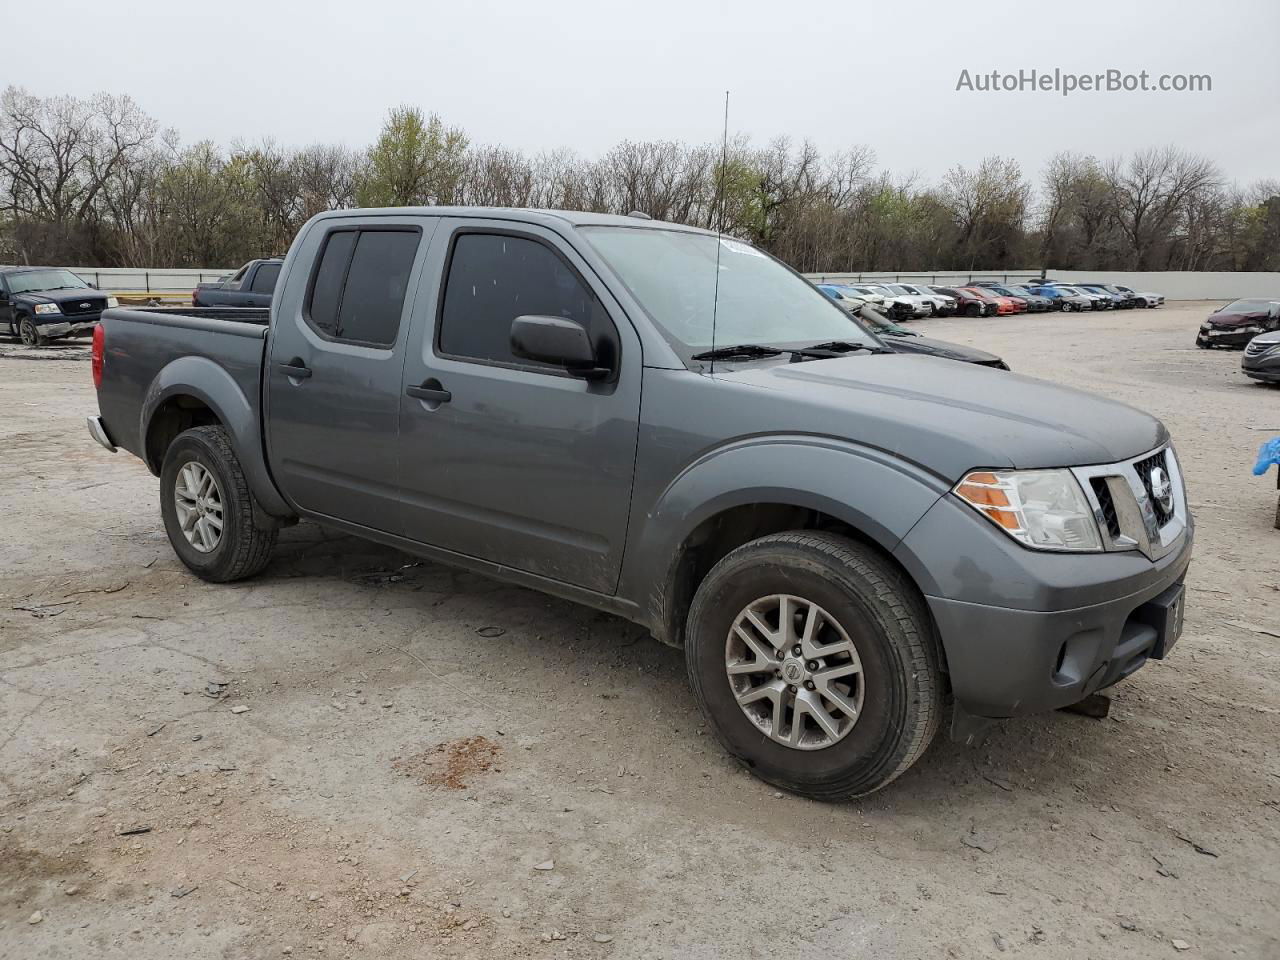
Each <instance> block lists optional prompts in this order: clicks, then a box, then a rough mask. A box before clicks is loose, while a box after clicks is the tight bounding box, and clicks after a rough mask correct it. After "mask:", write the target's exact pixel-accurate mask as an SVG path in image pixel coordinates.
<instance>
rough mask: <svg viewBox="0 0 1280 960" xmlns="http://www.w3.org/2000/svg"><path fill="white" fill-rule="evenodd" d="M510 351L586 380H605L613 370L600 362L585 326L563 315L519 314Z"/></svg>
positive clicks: (515, 321)
mask: <svg viewBox="0 0 1280 960" xmlns="http://www.w3.org/2000/svg"><path fill="white" fill-rule="evenodd" d="M511 352H512V353H513V354H514V355H515V356H517V357H520V358H522V359H524V360H537V361H539V362H541V363H552V364H555V365H556V366H559V367H564V368H565V369H566V370H567V371H568V372H569V373H571V374H572V375H573V376H575V377H581V378H582V379H584V380H603V379H604V378H606V377H608V376H609V374H610V373H611V371H610V370H609V368H608V367H601V366H599V365H598V364H597V362H596V351H595V348H594V347H592V346H591V338H590V337H589V336H588V335H587V331H586V330H585V329H584V328H583V327H582V325H581V324H577V323H574V322H573V321H572V320H566V319H564V318H563V317H546V316H537V315H526V316H522V317H516V318H515V319H514V320H512V321H511Z"/></svg>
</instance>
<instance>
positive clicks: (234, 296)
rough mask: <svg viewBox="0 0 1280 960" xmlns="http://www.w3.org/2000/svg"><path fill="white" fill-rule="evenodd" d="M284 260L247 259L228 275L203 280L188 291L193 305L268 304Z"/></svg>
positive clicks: (266, 305)
mask: <svg viewBox="0 0 1280 960" xmlns="http://www.w3.org/2000/svg"><path fill="white" fill-rule="evenodd" d="M283 263H284V261H283V260H281V259H280V258H279V257H268V258H267V259H265V260H250V261H249V262H248V263H246V264H245V265H244V266H243V267H241V268H240V269H239V270H237V271H236V272H235V273H233V274H232V275H231V276H230V277H224V278H223V279H221V280H218V281H217V282H215V283H202V284H200V285H199V286H197V287H196V288H195V289H194V290H192V291H191V305H192V306H193V307H269V306H271V294H272V292H273V291H274V290H275V288H276V280H277V279H278V278H279V276H280V267H281V266H282V265H283Z"/></svg>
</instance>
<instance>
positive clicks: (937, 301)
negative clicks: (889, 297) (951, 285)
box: [898, 283, 959, 317]
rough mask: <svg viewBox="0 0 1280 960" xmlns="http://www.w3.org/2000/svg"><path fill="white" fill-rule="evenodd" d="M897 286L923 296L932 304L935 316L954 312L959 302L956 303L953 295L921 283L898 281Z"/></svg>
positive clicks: (944, 315)
mask: <svg viewBox="0 0 1280 960" xmlns="http://www.w3.org/2000/svg"><path fill="white" fill-rule="evenodd" d="M898 286H900V287H902V288H903V289H905V290H906V291H907V292H908V293H912V294H914V295H916V296H918V297H924V298H925V299H927V300H929V301H930V302H931V303H932V304H933V315H934V316H935V317H949V316H951V315H952V314H953V313H955V312H956V309H957V308H958V307H959V304H958V303H956V298H955V297H948V296H947V295H946V294H943V293H938V292H937V291H936V290H934V289H933V288H931V287H927V286H925V285H924V284H923V283H900V284H898Z"/></svg>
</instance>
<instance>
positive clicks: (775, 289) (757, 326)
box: [581, 226, 878, 358]
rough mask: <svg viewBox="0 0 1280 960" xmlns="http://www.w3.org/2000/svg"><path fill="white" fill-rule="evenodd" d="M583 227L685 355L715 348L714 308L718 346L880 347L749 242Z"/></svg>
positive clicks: (810, 286)
mask: <svg viewBox="0 0 1280 960" xmlns="http://www.w3.org/2000/svg"><path fill="white" fill-rule="evenodd" d="M581 232H582V234H583V236H585V237H586V238H587V239H588V241H589V242H590V243H591V245H592V246H593V247H595V249H596V250H597V251H598V252H599V253H600V256H602V257H603V258H604V259H605V261H606V262H607V263H608V264H609V266H610V267H611V268H612V269H613V271H614V272H615V273H616V274H617V275H618V277H619V279H621V280H622V282H623V283H624V284H626V287H627V289H628V290H629V291H630V292H631V294H632V296H634V297H635V298H636V300H638V301H639V303H640V305H641V306H642V307H643V308H644V310H645V312H646V313H647V314H648V315H649V317H650V319H652V320H653V322H654V323H655V324H657V326H658V327H659V329H661V330H662V331H663V332H664V333H665V334H666V335H667V337H668V339H670V340H671V341H673V345H674V346H675V347H676V348H677V350H678V351H680V352H681V353H683V354H684V356H685V357H686V358H688V357H689V356H690V355H692V354H694V353H699V352H702V351H704V350H706V349H707V348H709V347H711V346H712V345H713V344H712V332H711V322H712V312H713V308H714V315H715V344H714V345H715V346H716V347H721V346H729V345H735V344H761V345H768V346H784V345H785V346H808V345H811V344H814V343H825V342H827V341H831V340H847V341H850V342H853V343H861V344H865V345H866V346H868V347H876V346H878V344H877V342H876V340H875V338H873V337H872V336H870V335H869V334H868V333H866V332H865V331H864V330H863V329H862V328H861V327H860V326H859V325H858V324H857V323H856V322H855V321H854V320H853V319H852V318H851V317H850V316H849V314H848V313H846V312H845V311H844V310H841V309H840V308H839V307H838V306H836V305H835V303H833V302H832V301H831V300H830V299H829V298H828V297H827V296H826V295H825V294H823V293H822V292H821V291H819V290H818V289H817V288H816V287H814V286H813V284H811V283H809V282H808V281H807V280H805V279H803V278H802V277H800V276H799V275H797V274H795V273H792V272H791V270H789V269H788V268H787V267H785V266H783V265H782V264H781V263H779V262H778V261H777V260H774V259H773V258H772V257H770V256H768V255H767V254H764V253H761V252H760V251H759V250H757V249H756V248H755V247H752V246H751V245H750V244H746V243H742V242H741V241H738V240H734V239H731V238H730V237H722V238H720V239H719V240H717V238H716V237H714V236H711V235H708V234H703V233H689V232H686V231H683V230H657V229H650V228H635V227H594V226H593V227H582V228H581ZM717 243H719V250H720V271H719V290H718V291H717V285H716V246H717ZM717 297H718V298H719V303H718V305H717Z"/></svg>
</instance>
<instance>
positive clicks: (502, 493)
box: [89, 207, 1193, 798]
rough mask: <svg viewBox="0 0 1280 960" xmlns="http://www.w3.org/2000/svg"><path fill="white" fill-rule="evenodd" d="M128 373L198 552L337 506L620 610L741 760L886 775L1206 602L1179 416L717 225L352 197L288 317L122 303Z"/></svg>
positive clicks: (343, 520)
mask: <svg viewBox="0 0 1280 960" xmlns="http://www.w3.org/2000/svg"><path fill="white" fill-rule="evenodd" d="M92 367H93V376H94V381H95V383H96V385H97V391H98V407H99V412H100V415H99V416H95V417H91V418H90V419H89V429H90V432H91V433H92V435H93V436H94V437H95V438H96V439H97V441H98V442H99V443H101V444H102V445H103V446H105V447H106V448H107V449H108V450H115V449H116V448H117V447H123V448H124V449H126V450H128V451H130V452H132V453H133V454H135V455H137V456H138V457H140V458H142V459H143V460H144V461H145V462H146V464H147V466H148V467H150V469H151V471H152V472H153V473H155V474H156V475H157V476H159V477H160V494H161V497H160V502H161V513H162V517H163V521H164V525H165V529H166V530H167V532H168V535H169V539H170V541H171V542H172V544H173V548H174V550H175V551H176V552H177V554H178V556H179V558H180V559H181V560H182V561H183V562H184V563H185V564H186V565H187V566H188V567H190V568H191V570H193V571H194V572H195V573H196V574H197V575H198V576H200V577H203V578H205V579H206V580H211V581H218V582H223V581H229V580H235V579H238V578H241V577H247V576H250V575H252V574H255V573H257V572H258V571H260V570H261V569H263V567H265V566H266V565H267V563H268V561H269V558H270V554H271V550H272V546H273V544H274V542H275V540H276V536H277V532H278V530H279V529H280V528H281V527H282V526H285V525H287V524H289V523H292V522H294V521H295V520H297V519H305V520H310V521H314V522H317V523H320V524H324V525H326V526H329V527H332V528H336V529H338V530H344V531H348V532H350V533H353V534H357V535H359V536H362V537H367V538H369V539H371V540H375V541H378V542H381V543H384V544H388V545H392V546H395V547H398V548H401V549H403V550H405V551H408V552H410V553H413V554H416V555H419V556H423V557H427V558H430V559H433V560H438V561H441V562H444V563H450V564H456V565H459V566H462V567H467V568H470V569H472V570H475V571H479V572H482V573H485V574H489V575H492V576H495V577H501V578H504V579H507V580H510V581H513V582H515V583H518V584H523V585H525V586H528V587H532V588H535V589H539V590H544V591H547V592H549V593H553V594H556V595H559V596H562V597H567V598H570V599H572V600H576V601H579V602H582V603H585V604H588V605H590V606H593V607H596V608H598V609H601V610H605V611H609V612H611V613H614V614H617V615H619V616H621V617H625V618H628V619H630V620H633V621H635V622H636V623H639V624H643V625H644V626H645V627H647V628H648V629H649V630H651V631H652V633H653V635H654V636H655V637H657V638H658V639H659V640H660V641H662V642H664V643H668V644H671V645H674V646H676V647H680V648H683V650H684V652H685V657H686V661H687V664H688V670H689V677H690V681H691V685H692V688H693V692H694V694H695V696H696V698H697V701H698V703H699V705H700V706H701V708H702V710H703V711H704V713H705V715H706V718H707V720H708V722H709V724H710V726H711V728H712V729H713V730H714V731H715V733H716V735H717V736H718V737H719V739H720V740H721V742H722V743H723V744H724V746H725V747H726V749H727V750H728V751H729V752H730V753H732V754H733V755H734V756H735V757H737V758H739V759H740V760H741V761H742V762H744V763H745V764H746V765H747V766H749V767H750V769H751V770H752V771H753V772H754V773H755V774H756V775H758V776H760V777H761V778H763V779H765V780H766V781H768V782H770V783H773V784H776V785H778V786H781V787H784V788H786V789H788V790H792V791H795V792H798V793H802V794H806V795H809V796H813V797H819V798H836V797H847V796H857V795H861V794H866V793H869V792H870V791H873V790H875V789H878V788H879V787H882V786H884V785H885V784H886V783H888V782H890V781H891V780H893V779H894V778H895V777H897V776H898V775H899V774H901V773H902V772H903V771H904V770H906V769H907V768H908V767H909V766H910V765H911V764H912V763H913V762H914V761H915V760H916V759H917V758H918V757H920V755H921V754H922V753H923V752H924V751H925V749H926V748H927V747H928V745H929V743H930V742H931V740H932V739H933V738H934V735H935V733H936V732H937V730H938V728H939V726H940V725H941V723H942V721H943V719H944V712H945V711H948V710H950V711H951V713H950V716H951V724H952V735H953V736H954V737H957V738H960V739H972V738H973V736H974V735H975V734H977V733H980V732H981V730H982V729H983V727H984V725H986V724H987V723H989V722H990V720H991V719H992V718H1002V717H1012V716H1018V715H1022V714H1027V713H1031V712H1035V711H1045V710H1051V709H1054V708H1058V707H1063V706H1066V705H1070V704H1073V703H1076V702H1078V701H1080V700H1082V699H1083V698H1085V697H1087V696H1088V695H1090V694H1092V693H1094V692H1095V691H1098V690H1101V689H1104V688H1106V687H1109V686H1111V685H1112V684H1115V683H1116V682H1117V681H1119V680H1121V679H1122V678H1124V677H1127V676H1128V675H1130V674H1131V673H1133V672H1134V671H1135V670H1137V669H1138V668H1139V667H1141V666H1142V665H1143V664H1144V663H1146V662H1147V660H1148V659H1151V658H1161V657H1164V656H1165V655H1166V654H1167V653H1168V652H1169V649H1170V647H1171V646H1172V645H1173V643H1174V641H1175V640H1177V638H1178V635H1179V632H1180V630H1181V626H1182V613H1183V604H1182V598H1183V578H1184V575H1185V573H1186V570H1187V565H1188V563H1189V561H1190V556H1191V547H1192V533H1193V527H1192V519H1191V515H1190V513H1189V511H1188V507H1187V498H1186V494H1185V491H1184V488H1183V483H1182V478H1181V475H1180V471H1179V466H1178V460H1177V458H1176V457H1175V455H1174V450H1173V447H1172V445H1171V443H1170V439H1169V434H1168V432H1167V431H1166V430H1165V428H1164V426H1163V425H1162V424H1161V423H1160V422H1159V421H1158V420H1156V419H1155V418H1153V417H1151V416H1149V415H1147V414H1145V413H1142V412H1140V411H1138V410H1135V409H1133V408H1131V407H1127V406H1124V405H1122V404H1119V403H1116V402H1114V401H1111V400H1107V399H1104V398H1102V397H1097V396H1093V395H1091V394H1087V393H1082V392H1079V391H1076V390H1072V389H1069V388H1066V387H1061V386H1057V385H1055V384H1051V383H1045V382H1042V381H1039V380H1034V379H1030V378H1028V377H1023V376H1019V375H1017V374H1012V373H1007V372H1005V371H1000V370H992V369H987V368H983V367H979V366H975V365H972V364H964V363H954V362H951V361H948V360H942V359H937V358H934V357H927V356H912V355H902V354H895V353H892V352H890V351H888V350H887V349H885V347H884V346H883V344H882V343H881V342H880V341H879V340H878V339H877V338H876V336H875V335H874V334H872V333H870V332H869V331H867V330H866V329H864V328H863V327H862V326H861V324H860V323H859V322H858V321H857V320H856V319H854V318H851V317H849V316H848V315H847V314H846V313H845V312H844V311H842V310H840V308H839V307H837V306H836V305H835V304H834V303H832V302H831V301H830V300H829V299H828V298H827V297H825V296H824V295H823V294H822V293H820V292H819V291H818V290H817V289H815V288H814V287H813V286H812V285H811V284H809V283H808V282H807V281H805V280H804V279H803V278H801V277H800V276H799V275H798V274H796V273H794V272H793V271H792V270H790V269H789V268H788V267H786V266H784V265H783V264H781V263H779V262H778V261H777V260H774V259H773V258H771V257H769V256H768V255H766V254H764V253H762V252H761V251H759V250H757V249H755V248H754V247H751V246H750V245H747V244H744V243H740V242H738V241H736V240H732V239H729V238H727V237H725V238H721V237H718V236H717V235H716V234H713V233H708V232H706V231H702V230H697V229H692V228H688V227H683V226H677V225H675V224H670V223H660V222H655V221H650V220H648V219H647V218H640V217H638V216H632V217H622V216H605V215H597V214H587V213H561V212H546V211H532V210H498V209H475V208H447V207H440V208H405V209H384V210H346V211H336V212H330V213H324V214H321V215H319V216H317V217H315V218H314V219H312V220H311V221H309V222H308V223H307V224H306V225H305V226H304V227H303V228H302V230H301V232H300V233H299V234H298V237H297V239H296V240H295V241H294V243H293V246H292V248H291V250H290V251H289V254H288V256H287V257H286V259H285V261H284V266H283V269H282V270H281V274H280V282H279V285H278V286H277V287H276V296H275V299H274V301H273V302H272V305H271V309H270V312H269V314H268V313H267V312H266V311H236V310H216V309H214V310H199V309H196V310H190V311H183V310H176V311H174V310H131V309H116V310H108V311H107V312H106V314H105V315H104V317H103V320H102V323H101V324H100V325H99V327H98V329H97V332H96V334H95V338H94V347H93V364H92ZM424 612H425V611H424ZM512 654H513V658H514V657H515V656H517V655H518V651H517V650H514V649H513V651H512ZM513 669H516V668H515V667H513Z"/></svg>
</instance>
